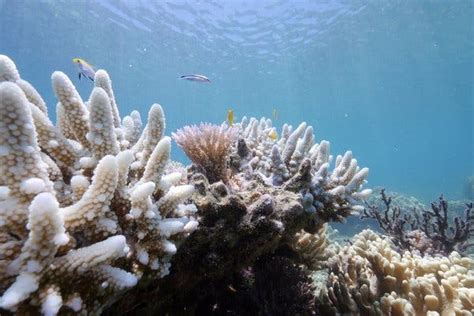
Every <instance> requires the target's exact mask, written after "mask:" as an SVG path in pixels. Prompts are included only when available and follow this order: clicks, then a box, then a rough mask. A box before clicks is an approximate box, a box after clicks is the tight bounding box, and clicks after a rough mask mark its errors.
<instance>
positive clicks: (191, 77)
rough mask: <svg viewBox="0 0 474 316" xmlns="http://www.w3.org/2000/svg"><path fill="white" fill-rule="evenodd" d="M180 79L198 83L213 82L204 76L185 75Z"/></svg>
mask: <svg viewBox="0 0 474 316" xmlns="http://www.w3.org/2000/svg"><path fill="white" fill-rule="evenodd" d="M179 79H181V80H183V79H184V80H189V81H196V82H209V83H210V82H211V80H209V78H207V77H206V76H203V75H183V76H181V77H179Z"/></svg>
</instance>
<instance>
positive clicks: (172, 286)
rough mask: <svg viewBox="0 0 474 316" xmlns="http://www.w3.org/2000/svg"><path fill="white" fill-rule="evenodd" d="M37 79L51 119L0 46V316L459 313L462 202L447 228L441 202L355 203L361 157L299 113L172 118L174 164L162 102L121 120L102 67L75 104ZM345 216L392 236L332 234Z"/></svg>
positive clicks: (68, 86) (471, 278) (473, 294)
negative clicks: (333, 238)
mask: <svg viewBox="0 0 474 316" xmlns="http://www.w3.org/2000/svg"><path fill="white" fill-rule="evenodd" d="M52 85H53V90H54V92H55V94H56V97H57V99H58V103H57V105H56V113H57V117H56V125H54V124H53V123H52V122H51V120H50V119H49V118H48V112H47V107H46V104H45V102H44V101H43V100H42V98H41V96H40V94H39V93H38V92H37V91H36V90H35V89H34V88H33V87H32V86H31V85H30V84H29V83H28V82H26V81H24V80H22V79H20V75H19V73H18V71H17V69H16V66H15V64H14V63H13V61H12V60H10V59H9V58H8V57H7V56H3V55H0V312H1V313H2V314H3V313H10V312H13V313H17V314H19V315H29V314H43V315H57V314H63V315H64V314H82V315H86V314H87V315H98V314H101V313H102V314H104V315H117V314H134V313H135V314H136V313H140V312H148V313H155V314H159V315H161V314H171V315H174V314H210V313H217V314H224V313H230V314H257V315H338V314H345V315H472V310H473V309H474V275H473V272H472V270H473V269H472V268H473V262H472V260H471V259H469V258H468V257H463V256H462V255H460V254H459V251H461V250H463V249H464V248H463V246H464V247H467V246H468V245H469V238H470V237H471V236H472V228H471V227H472V224H471V222H472V215H471V213H470V212H471V211H470V209H471V208H472V205H470V206H469V205H468V211H466V218H465V219H463V220H461V219H457V220H455V224H454V225H455V227H454V229H450V227H449V222H448V217H447V215H446V214H447V212H448V208H447V204H445V201H444V200H440V203H439V204H434V205H433V207H432V210H431V211H424V212H425V213H423V214H422V217H420V218H416V223H415V222H414V220H415V217H410V218H408V217H407V218H405V217H401V215H400V211H399V210H398V211H397V210H396V211H393V210H392V211H390V210H386V212H384V210H379V209H377V208H376V207H372V208H369V207H364V200H365V199H366V198H367V197H368V196H369V195H370V194H371V190H370V189H364V188H363V186H364V184H365V183H366V178H367V175H368V169H367V168H361V167H359V165H358V162H357V160H356V159H354V158H353V156H352V152H350V151H348V152H346V153H345V154H344V155H338V156H337V157H335V159H333V156H332V155H331V154H330V150H329V147H330V144H329V142H327V141H321V142H319V143H317V142H316V141H315V137H314V134H313V128H312V127H311V126H308V125H307V124H306V123H301V124H300V125H299V126H297V127H296V128H293V127H291V126H289V125H287V124H285V125H284V126H283V127H282V129H281V136H280V137H279V138H278V137H275V135H276V129H275V127H273V126H272V122H271V120H269V119H265V118H262V119H255V118H250V119H247V118H244V119H243V120H242V121H241V122H240V123H238V124H233V125H232V126H227V125H226V124H225V123H224V124H222V125H212V124H201V125H199V126H187V127H184V128H182V129H180V130H178V131H176V133H173V135H172V136H173V138H174V140H175V141H176V143H177V144H178V145H179V146H180V147H181V148H182V149H183V150H184V152H185V153H186V154H187V156H188V157H189V158H190V159H191V161H192V165H191V166H189V167H187V168H186V167H184V166H182V165H181V164H179V163H177V162H174V161H171V160H170V146H171V141H172V139H171V138H169V137H167V136H164V131H165V117H164V113H163V109H162V107H161V106H160V105H158V104H154V105H153V106H152V107H151V109H150V111H149V113H148V119H147V122H146V124H143V125H142V122H141V118H140V115H139V113H138V112H136V111H133V112H132V113H131V114H130V115H129V116H125V117H124V118H123V119H121V118H120V116H119V107H118V105H117V102H116V100H115V97H114V92H113V89H112V83H111V80H110V78H109V76H108V74H107V72H105V71H104V70H99V71H97V72H96V74H95V78H94V85H95V87H94V88H93V90H92V93H91V95H90V97H89V100H88V101H86V102H83V100H82V99H81V97H80V95H79V94H78V93H77V91H76V89H75V88H74V86H73V84H72V83H71V81H70V80H69V78H68V77H67V76H66V75H65V74H64V73H62V72H54V73H53V75H52ZM333 160H334V164H333V163H332V162H333ZM386 201H387V204H386V207H387V209H389V208H390V202H389V199H388V198H387V200H386ZM354 213H359V214H360V213H362V214H364V216H366V217H371V218H375V219H377V220H378V221H379V223H380V224H381V226H382V228H383V229H384V230H385V233H386V234H387V235H388V236H389V237H391V238H389V237H386V236H381V235H378V234H376V233H374V232H372V231H368V230H367V231H363V232H362V233H360V234H359V235H357V236H355V238H354V239H353V241H352V242H351V243H349V244H348V245H346V246H343V247H339V246H337V245H334V244H333V243H331V242H330V240H329V238H328V235H327V224H328V223H329V222H331V221H338V222H343V221H344V220H345V218H347V217H348V216H350V215H351V214H354ZM425 214H427V215H425ZM413 216H414V215H413ZM403 220H405V221H407V222H408V224H402V223H401V221H403ZM413 225H415V226H416V227H415V226H413ZM470 225H471V226H470ZM433 230H435V231H436V234H433V233H432V232H433ZM416 233H418V234H419V235H420V236H418V237H419V238H418V237H417V236H415V235H416ZM409 234H411V235H413V236H411V235H410V236H411V237H408V236H409ZM422 234H424V235H422ZM402 237H403V238H405V239H400V240H399V239H397V238H402ZM408 238H411V239H408ZM416 238H418V239H419V240H422V241H425V240H424V239H423V238H425V239H426V238H428V239H429V242H430V243H431V244H430V245H431V246H430V247H431V248H423V247H421V246H420V249H415V247H414V244H413V242H412V241H413V240H415V239H416ZM410 242H412V243H410ZM420 243H421V242H420ZM406 245H408V246H406ZM402 246H403V247H402ZM399 250H402V251H399ZM453 250H456V251H458V252H456V251H453ZM315 271H327V272H326V277H325V281H324V282H323V284H322V286H319V288H317V287H316V286H315V285H314V284H315V283H314V281H313V280H312V279H311V277H310V276H311V275H313V274H314V272H315Z"/></svg>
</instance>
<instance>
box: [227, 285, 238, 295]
mask: <svg viewBox="0 0 474 316" xmlns="http://www.w3.org/2000/svg"><path fill="white" fill-rule="evenodd" d="M227 288H228V289H229V290H231V291H232V292H234V293H235V292H237V290H236V289H235V288H234V287H233V286H232V284H229V285H228V286H227Z"/></svg>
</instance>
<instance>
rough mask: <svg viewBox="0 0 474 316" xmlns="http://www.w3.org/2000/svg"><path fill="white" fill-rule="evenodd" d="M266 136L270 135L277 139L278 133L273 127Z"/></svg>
mask: <svg viewBox="0 0 474 316" xmlns="http://www.w3.org/2000/svg"><path fill="white" fill-rule="evenodd" d="M268 137H270V138H271V139H272V140H277V138H278V133H277V131H276V130H275V129H272V130H271V131H270V133H268Z"/></svg>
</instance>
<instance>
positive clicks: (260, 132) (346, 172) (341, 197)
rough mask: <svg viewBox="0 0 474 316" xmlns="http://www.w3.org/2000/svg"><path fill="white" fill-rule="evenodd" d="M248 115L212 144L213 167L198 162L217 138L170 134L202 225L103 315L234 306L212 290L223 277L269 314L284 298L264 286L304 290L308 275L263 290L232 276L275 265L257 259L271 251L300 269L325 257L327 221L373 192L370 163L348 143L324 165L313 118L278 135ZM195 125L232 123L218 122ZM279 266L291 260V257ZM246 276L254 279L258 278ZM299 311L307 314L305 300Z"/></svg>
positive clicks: (221, 285)
mask: <svg viewBox="0 0 474 316" xmlns="http://www.w3.org/2000/svg"><path fill="white" fill-rule="evenodd" d="M246 122H247V121H246V120H245V119H244V120H243V121H242V123H239V124H234V125H233V127H232V133H234V130H235V131H237V132H236V133H237V134H238V135H239V136H238V140H237V141H236V142H235V143H234V144H231V146H230V147H229V149H228V150H229V154H227V153H226V152H225V151H222V150H220V151H219V155H218V159H219V161H220V162H219V168H218V171H216V169H212V168H207V167H205V165H204V163H199V162H200V161H206V159H209V158H208V156H207V155H208V154H209V152H210V151H212V150H214V149H215V147H223V146H221V145H219V146H215V147H214V148H210V149H206V148H207V147H209V146H207V145H206V146H203V145H200V144H199V143H198V142H199V140H197V139H196V138H200V137H203V136H202V135H201V134H202V132H203V131H202V130H203V129H201V130H200V129H199V128H198V127H185V128H184V129H182V130H181V131H180V132H179V135H178V134H175V135H174V137H175V139H176V140H177V141H178V143H180V144H181V145H182V147H183V149H184V150H185V152H186V153H187V154H188V155H189V158H190V159H191V160H192V161H193V163H194V164H195V165H198V167H199V166H200V168H196V167H190V168H188V170H187V175H188V179H189V183H191V184H193V185H194V187H195V189H196V191H195V193H194V194H193V196H192V198H191V200H192V202H193V203H194V204H195V205H196V208H197V210H198V212H197V214H199V222H200V225H199V229H198V230H196V231H195V232H194V233H193V234H191V235H190V236H189V238H187V239H186V240H184V241H183V243H182V244H181V247H180V248H179V249H178V251H177V253H176V255H175V256H174V257H173V258H172V260H171V268H170V274H169V275H168V276H166V277H165V278H163V279H161V280H159V281H158V282H154V283H153V284H151V285H150V286H149V287H147V288H146V289H143V290H132V291H131V292H129V293H128V296H127V300H125V299H124V300H121V301H120V302H119V303H118V304H116V305H115V306H114V307H112V308H111V309H110V310H109V311H108V313H109V314H110V315H113V314H114V313H117V312H118V311H124V310H126V311H129V313H131V314H133V313H157V314H180V313H183V311H186V313H189V314H195V313H200V312H205V313H211V312H213V311H214V312H216V311H223V308H224V309H225V308H227V309H225V311H226V312H232V313H238V311H241V310H240V309H239V307H238V306H235V305H233V304H230V303H229V302H228V297H223V296H222V295H220V294H218V293H219V292H220V291H222V292H223V293H229V291H228V286H229V284H232V285H233V288H239V289H240V290H241V291H242V292H243V293H247V294H246V295H243V296H239V295H237V294H236V295H234V297H237V296H238V297H239V298H238V299H237V300H238V301H239V302H241V303H242V304H241V306H246V307H248V306H253V310H252V309H251V310H252V311H253V313H254V314H261V315H266V314H269V313H271V312H274V311H275V308H281V307H282V305H275V304H276V303H275V302H271V301H270V298H269V297H270V296H277V297H281V298H282V301H287V299H286V298H288V297H290V296H292V295H294V294H292V293H294V292H295V291H296V289H300V290H301V291H300V293H301V295H303V292H304V293H309V292H311V291H309V288H310V287H306V285H305V284H307V282H309V281H308V280H310V279H309V278H307V279H305V280H306V281H304V282H301V284H300V285H301V287H300V286H296V285H295V287H293V288H291V287H288V288H287V289H277V288H276V287H277V284H276V283H278V282H279V281H275V282H276V283H275V291H276V292H273V293H270V292H264V290H263V289H262V287H261V285H260V288H258V286H256V285H255V286H244V285H242V283H245V282H243V281H242V280H241V279H242V278H241V277H236V276H241V275H242V273H243V271H247V272H248V271H252V273H257V271H259V275H267V273H268V275H270V274H271V273H275V271H273V272H272V271H271V269H270V268H271V265H262V264H261V263H262V262H263V261H262V260H264V258H269V257H272V256H278V257H279V258H280V259H278V260H279V261H278V262H280V263H282V264H283V262H287V261H286V260H289V262H292V264H293V265H295V267H297V269H301V271H304V274H309V271H310V269H319V268H322V267H324V265H325V263H324V261H326V258H327V256H328V254H329V252H327V246H328V243H327V240H326V237H325V234H326V233H325V230H326V223H328V222H330V221H343V220H344V219H345V217H347V216H349V215H351V214H352V213H353V212H357V211H360V210H361V209H362V208H363V207H362V206H361V203H362V200H363V199H364V198H365V197H367V196H368V195H369V194H370V192H371V190H368V189H365V190H364V189H362V186H363V184H364V183H365V178H366V176H367V173H368V169H366V168H362V169H361V168H359V167H358V165H357V161H356V160H355V159H353V158H352V153H351V152H347V153H346V154H345V155H344V156H338V158H337V159H336V166H335V168H334V169H333V170H331V169H330V168H329V166H330V161H331V157H330V155H329V142H327V141H322V142H321V143H320V144H315V143H314V135H313V132H312V128H311V127H307V126H306V124H305V123H303V124H301V125H300V126H299V127H298V128H297V129H296V130H295V131H293V132H292V128H291V127H289V126H287V125H285V127H284V128H283V130H284V132H283V133H282V138H280V139H277V137H275V136H274V135H275V134H274V128H273V127H271V121H270V120H266V119H262V120H260V121H257V120H256V119H250V121H249V122H248V123H246ZM202 126H205V127H206V128H209V129H211V128H212V129H214V130H218V131H221V132H222V133H225V132H229V133H230V127H228V126H226V125H225V124H223V125H221V126H210V125H202ZM192 131H194V132H195V133H196V134H193V132H192ZM209 133H211V132H209ZM196 135H201V136H199V137H197V136H196ZM272 135H273V136H272ZM215 138H216V139H217V138H221V139H222V138H224V137H222V136H219V137H215ZM217 142H220V141H217ZM186 143H189V145H184V144H186ZM204 144H206V142H204ZM190 149H191V150H190ZM209 177H210V178H211V179H209ZM262 267H264V268H262ZM285 267H287V268H288V269H290V268H289V265H286V264H285ZM262 269H263V270H262ZM275 269H276V267H275ZM282 269H284V268H283V267H282ZM285 269H286V268H285ZM292 269H293V268H292ZM264 270H265V271H264ZM267 270H268V271H267ZM252 273H251V274H252ZM295 273H296V272H295ZM298 273H299V272H298ZM302 273H303V272H302ZM244 274H245V273H244ZM247 274H248V273H247ZM230 276H235V277H234V278H233V279H232V278H230ZM250 279H252V280H255V282H257V281H256V280H257V278H253V277H252V278H250ZM236 280H238V282H236ZM239 280H240V281H239ZM280 285H281V284H280ZM305 289H306V290H305ZM267 290H268V289H267ZM280 291H281V292H280ZM285 291H286V292H285ZM144 292H145V293H147V295H144V294H143V293H144ZM252 293H253V294H252ZM255 293H260V294H255ZM155 297H156V298H159V300H158V299H154V298H155ZM304 297H306V296H304ZM273 299H274V298H273ZM294 299H295V300H296V301H297V300H298V299H303V298H294ZM308 299H309V298H308V297H306V299H304V300H303V301H305V302H306V301H308ZM130 302H134V306H131V305H130ZM137 302H139V303H138V304H137ZM150 302H152V303H150ZM288 304H289V305H288V306H290V305H292V304H293V303H290V301H288ZM267 305H268V306H267ZM310 305H311V304H309V305H307V304H305V306H310ZM255 306H258V307H255ZM265 306H267V307H265ZM278 306H279V307H278ZM267 308H268V309H267ZM295 308H296V307H295ZM300 308H303V310H306V307H303V306H301V307H300ZM228 309H229V310H228ZM290 310H293V311H296V310H297V309H293V307H292V308H290ZM281 313H282V314H285V311H283V312H281ZM300 313H302V314H306V312H303V311H302V310H300Z"/></svg>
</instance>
